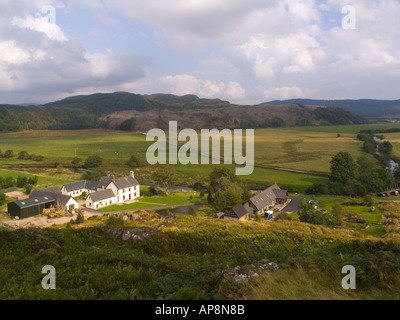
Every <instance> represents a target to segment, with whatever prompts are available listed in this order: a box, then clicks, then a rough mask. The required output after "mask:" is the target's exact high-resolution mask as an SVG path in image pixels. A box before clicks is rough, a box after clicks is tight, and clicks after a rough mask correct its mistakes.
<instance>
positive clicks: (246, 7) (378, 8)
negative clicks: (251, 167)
mask: <svg viewBox="0 0 400 320" xmlns="http://www.w3.org/2000/svg"><path fill="white" fill-rule="evenodd" d="M399 17H400V0H385V1H383V0H380V1H379V0H344V1H342V0H246V1H244V0H145V1H143V0H113V1H111V0H80V1H78V0H64V1H59V0H0V103H3V104H4V103H7V104H21V103H38V104H41V103H46V102H51V101H56V100H60V99H63V98H65V97H68V96H73V95H81V94H92V93H98V92H102V93H107V92H116V91H127V92H132V93H136V94H153V93H171V94H176V95H186V94H195V95H198V96H199V97H201V98H219V99H222V100H227V101H230V102H232V103H238V104H259V103H262V102H267V101H271V100H283V99H295V98H313V99H362V98H369V99H388V100H394V99H400V94H398V91H399V87H400V20H399Z"/></svg>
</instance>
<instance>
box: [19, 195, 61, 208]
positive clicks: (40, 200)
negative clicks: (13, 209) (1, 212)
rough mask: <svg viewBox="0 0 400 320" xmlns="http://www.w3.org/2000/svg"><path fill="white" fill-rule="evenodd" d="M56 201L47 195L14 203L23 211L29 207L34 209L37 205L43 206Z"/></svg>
mask: <svg viewBox="0 0 400 320" xmlns="http://www.w3.org/2000/svg"><path fill="white" fill-rule="evenodd" d="M54 201H56V199H54V198H53V197H51V196H48V195H46V196H40V197H32V198H29V199H25V200H20V201H16V202H14V203H15V204H16V205H17V206H18V207H20V208H21V209H23V208H29V207H33V206H37V205H41V204H46V203H51V202H54Z"/></svg>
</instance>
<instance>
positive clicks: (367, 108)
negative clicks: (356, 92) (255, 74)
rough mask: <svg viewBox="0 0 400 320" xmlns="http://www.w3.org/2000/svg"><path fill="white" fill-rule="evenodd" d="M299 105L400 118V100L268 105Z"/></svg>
mask: <svg viewBox="0 0 400 320" xmlns="http://www.w3.org/2000/svg"><path fill="white" fill-rule="evenodd" d="M291 103H298V104H302V105H307V106H329V107H333V108H341V109H344V110H347V111H350V112H351V113H353V114H356V115H360V116H363V117H366V118H370V119H388V118H394V119H398V118H400V100H371V99H362V100H311V99H292V100H275V101H271V102H267V104H272V105H281V104H291Z"/></svg>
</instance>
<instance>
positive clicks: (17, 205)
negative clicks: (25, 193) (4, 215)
mask: <svg viewBox="0 0 400 320" xmlns="http://www.w3.org/2000/svg"><path fill="white" fill-rule="evenodd" d="M55 201H56V199H54V198H53V197H51V196H40V197H35V198H30V199H26V200H20V201H16V202H12V203H9V204H8V214H9V215H10V216H11V217H13V218H17V217H18V218H19V219H26V218H29V217H34V216H37V215H40V214H42V212H43V209H45V208H46V209H47V208H50V207H52V206H54V203H55Z"/></svg>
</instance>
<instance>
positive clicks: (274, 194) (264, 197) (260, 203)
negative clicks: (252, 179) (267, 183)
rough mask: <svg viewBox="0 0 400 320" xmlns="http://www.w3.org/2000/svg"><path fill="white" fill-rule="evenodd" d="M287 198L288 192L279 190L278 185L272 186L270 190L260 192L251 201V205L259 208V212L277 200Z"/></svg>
mask: <svg viewBox="0 0 400 320" xmlns="http://www.w3.org/2000/svg"><path fill="white" fill-rule="evenodd" d="M285 198H287V191H286V190H282V189H281V188H279V186H278V185H277V184H274V185H272V186H271V187H269V188H268V189H266V190H264V191H262V192H260V193H259V194H257V195H255V196H254V197H253V198H251V199H250V201H249V202H250V203H251V204H253V205H254V207H255V208H257V210H258V211H260V210H262V209H263V208H265V207H267V206H268V205H269V204H271V203H273V202H274V201H275V200H276V199H285Z"/></svg>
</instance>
